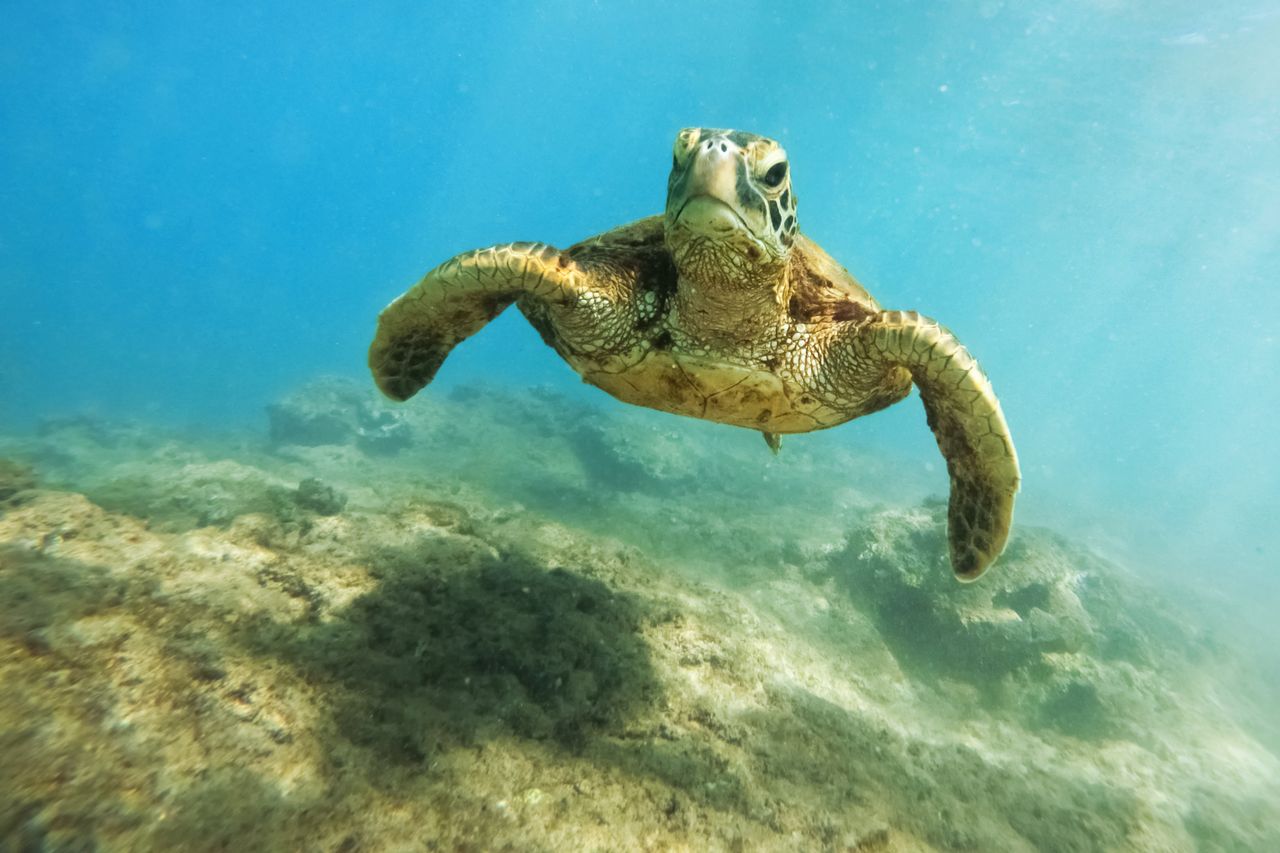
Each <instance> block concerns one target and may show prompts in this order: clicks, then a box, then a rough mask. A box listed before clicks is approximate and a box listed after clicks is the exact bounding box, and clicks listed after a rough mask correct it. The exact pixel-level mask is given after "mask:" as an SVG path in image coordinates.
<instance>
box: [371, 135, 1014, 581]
mask: <svg viewBox="0 0 1280 853" xmlns="http://www.w3.org/2000/svg"><path fill="white" fill-rule="evenodd" d="M512 302H514V303H516V305H517V306H518V307H519V309H520V311H521V313H523V314H524V316H525V317H526V318H527V319H528V320H529V322H530V323H531V324H533V326H534V328H535V329H537V330H538V332H539V333H540V334H541V335H542V338H543V340H545V341H546V342H547V343H548V344H549V345H550V346H552V347H553V348H555V350H556V352H558V353H559V354H560V356H561V357H562V358H563V359H564V360H565V361H567V362H569V364H570V365H572V366H573V369H574V370H576V371H577V372H578V373H579V374H580V375H581V376H582V378H583V379H584V380H585V381H586V382H589V383H590V384H592V385H595V386H596V387H597V388H601V389H603V390H605V391H607V392H608V393H609V394H611V395H613V396H614V397H616V398H618V399H619V400H622V401H623V402H627V403H634V404H636V405H639V406H648V407H650V408H654V409H660V410H662V411H666V412H672V413H675V414H680V415H688V416H690V417H695V418H705V419H707V420H711V421H717V422H719V423H723V424H732V425H734V426H739V427H745V428H747V429H753V430H759V431H760V432H762V433H764V437H765V440H766V441H767V442H768V444H769V446H770V447H771V448H772V449H773V450H774V452H777V449H778V446H779V441H780V438H779V436H780V435H781V434H783V433H801V432H810V431H812V430H817V429H825V428H827V427H833V426H836V425H837V424H842V423H844V422H845V421H848V420H851V419H853V418H856V417H858V416H860V415H866V414H869V413H871V412H875V411H878V410H880V409H883V408H884V407H885V406H888V405H890V404H892V403H896V402H898V401H899V400H901V399H902V398H904V397H905V396H906V395H907V392H908V391H909V390H910V388H911V383H912V382H914V383H915V384H916V387H918V388H919V389H920V398H921V400H922V401H923V402H924V408H925V413H926V414H927V416H928V421H929V426H930V428H931V429H932V430H933V432H934V435H935V436H936V437H937V440H938V448H939V449H940V450H941V451H942V455H943V456H944V457H946V460H947V470H948V471H949V472H950V475H951V500H950V506H949V511H948V534H949V540H950V552H951V566H952V568H953V569H954V570H955V573H956V576H957V577H959V578H960V579H962V580H973V579H975V578H977V577H978V576H979V575H981V574H982V572H983V571H984V570H985V569H986V568H987V566H988V565H990V564H991V562H992V560H994V559H995V558H996V557H997V556H998V555H999V554H1000V552H1001V551H1002V550H1003V548H1004V544H1005V540H1006V539H1007V538H1008V535H1009V525H1010V523H1011V521H1012V517H1013V500H1014V493H1015V492H1016V491H1017V490H1018V483H1019V472H1018V458H1017V454H1016V452H1015V451H1014V447H1013V441H1012V439H1011V437H1010V435H1009V428H1008V426H1007V425H1006V423H1005V419H1004V415H1003V414H1002V413H1001V411H1000V403H999V401H998V400H997V399H996V396H995V393H994V392H993V391H992V389H991V383H990V382H989V381H988V380H987V377H986V376H985V375H984V374H983V372H982V370H981V369H980V368H979V367H978V363H977V361H976V360H975V359H974V358H973V356H971V355H970V354H969V352H968V350H966V349H965V348H964V347H963V346H961V344H960V342H959V341H958V340H956V338H955V336H953V335H952V334H951V332H949V331H947V329H945V328H943V327H942V326H940V325H939V324H938V323H936V322H935V321H933V320H930V319H928V318H926V317H923V316H921V315H919V314H917V313H915V312H913V311H884V310H882V309H881V308H880V305H879V303H877V302H876V300H875V299H873V298H872V297H871V294H869V293H868V292H867V291H866V290H865V289H864V288H863V287H862V285H860V284H858V282H857V281H855V280H854V278H853V277H852V276H850V275H849V273H848V272H847V271H846V270H845V269H844V268H843V267H841V266H840V265H839V264H838V263H836V262H835V261H834V260H833V259H832V258H831V256H830V255H828V254H827V253H826V252H825V251H823V250H822V249H821V248H820V247H819V246H818V245H817V244H816V243H814V242H812V241H811V240H809V239H808V238H806V237H805V236H804V235H803V234H801V233H800V231H799V229H798V227H797V225H796V197H795V193H794V191H793V190H792V188H791V172H790V167H789V164H788V161H787V153H786V151H784V150H783V148H782V146H781V145H779V144H778V143H777V142H775V141H774V140H772V139H768V138H765V137H762V136H757V135H755V134H751V133H743V132H741V131H734V130H712V129H706V128H686V129H684V130H681V131H680V133H679V134H678V135H677V136H676V140H675V148H674V153H673V156H672V163H671V174H670V177H669V178H668V179H667V208H666V213H665V214H664V215H662V216H651V217H649V218H647V219H641V220H639V221H636V222H632V223H630V224H629V225H623V226H621V227H619V228H615V229H613V230H612V231H607V232H605V233H604V234H601V235H599V236H598V237H593V238H591V239H589V240H586V241H584V242H582V243H578V244H577V245H575V246H571V247H570V248H568V249H564V250H560V249H556V248H554V247H552V246H549V245H546V244H544V243H508V244H504V245H499V246H491V247H489V248H486V249H477V250H475V251H471V252H465V253H463V254H461V255H458V256H457V257H455V258H453V259H451V260H449V261H446V262H445V263H444V264H442V265H440V266H439V267H437V268H435V269H434V270H432V271H431V272H429V273H427V275H426V276H425V277H424V278H423V279H422V280H421V281H420V282H418V284H416V285H415V286H414V287H412V288H411V289H410V290H408V291H407V292H406V293H405V294H404V295H402V296H400V297H399V298H398V299H396V300H395V301H394V302H392V303H391V304H390V305H389V306H387V308H386V309H385V310H384V311H383V312H382V314H381V316H380V317H379V318H378V329H377V334H376V336H375V337H374V340H373V344H372V345H371V346H370V348H369V367H370V369H371V370H372V371H373V376H374V379H375V380H376V382H377V384H378V387H379V388H381V389H382V391H383V393H385V394H386V395H387V396H389V397H391V398H393V399H396V400H406V399H408V398H409V397H412V396H413V395H414V394H415V393H417V392H418V391H419V390H420V389H421V388H423V386H425V385H426V384H427V383H428V382H430V381H431V378H432V377H433V376H435V373H436V370H437V369H439V367H440V365H441V363H442V362H444V360H445V357H446V356H447V355H448V354H449V351H450V350H452V349H453V347H454V346H455V345H457V344H458V343H459V342H460V341H462V340H464V339H466V338H467V337H469V336H471V335H473V334H475V333H476V332H478V331H479V330H480V329H481V328H482V327H483V326H484V325H485V324H486V323H488V322H489V321H490V320H492V319H493V318H494V317H496V316H497V315H498V314H499V313H501V312H502V311H503V309H505V308H506V307H507V306H508V305H510V304H511V303H512Z"/></svg>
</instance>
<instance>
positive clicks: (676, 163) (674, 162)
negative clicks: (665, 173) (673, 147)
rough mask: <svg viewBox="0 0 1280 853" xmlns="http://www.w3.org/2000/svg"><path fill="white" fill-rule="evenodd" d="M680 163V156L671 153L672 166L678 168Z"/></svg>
mask: <svg viewBox="0 0 1280 853" xmlns="http://www.w3.org/2000/svg"><path fill="white" fill-rule="evenodd" d="M679 165H680V158H679V157H677V156H676V155H675V154H674V153H673V154H672V155H671V168H673V169H674V168H676V167H677V166H679Z"/></svg>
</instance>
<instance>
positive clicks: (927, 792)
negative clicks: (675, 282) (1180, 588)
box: [0, 381, 1280, 852]
mask: <svg viewBox="0 0 1280 853" xmlns="http://www.w3.org/2000/svg"><path fill="white" fill-rule="evenodd" d="M724 435H725V434H724V433H723V432H706V431H705V428H704V431H703V432H695V433H688V432H686V431H684V427H682V426H681V422H675V421H673V420H672V419H669V418H664V417H661V416H653V415H651V414H649V413H642V412H637V413H634V414H632V413H629V412H623V413H618V412H613V411H605V410H596V409H592V408H589V407H583V406H581V405H579V404H576V403H573V402H570V401H568V400H565V399H562V398H558V397H556V396H555V395H552V394H549V393H544V392H537V393H526V392H520V393H513V392H504V391H501V390H498V389H466V390H457V391H455V392H453V393H452V394H450V395H437V396H433V397H431V398H430V399H429V400H421V401H415V403H414V404H413V405H411V406H408V407H402V408H389V407H386V406H384V405H383V404H381V403H380V402H379V401H377V400H375V399H374V398H373V396H372V395H371V394H369V393H367V392H365V391H364V390H363V389H361V388H359V387H358V386H352V385H348V384H346V383H343V382H339V381H323V382H318V383H315V384H313V385H312V386H309V387H308V388H305V389H303V390H301V391H299V392H298V393H297V394H294V395H292V396H291V397H289V398H286V399H285V400H282V401H281V402H280V403H279V404H277V405H276V406H274V407H272V409H271V411H270V419H269V431H264V433H263V434H261V435H253V434H248V435H232V436H226V435H224V436H215V437H192V436H189V435H180V434H176V433H171V432H167V431H165V430H161V429H158V428H155V427H149V426H146V425H138V424H111V423H104V422H100V421H95V420H92V419H86V418H78V419H64V420H61V421H51V422H48V423H46V424H44V425H42V427H41V428H40V430H38V431H37V432H35V433H32V434H29V435H15V436H8V437H0V456H2V457H4V460H5V461H0V686H2V687H0V690H2V692H0V851H6V852H7V851H11V850H12V851H94V850H130V851H132V850H247V849H253V850H332V851H365V850H368V851H375V850H376V851H382V850H394V851H400V850H404V851H409V850H504V849H505V850H863V851H870V850H878V851H906V850H950V849H972V850H1013V851H1016V850H1144V851H1145V850H1274V849H1280V761H1278V760H1277V757H1276V751H1277V746H1278V745H1280V736H1278V734H1277V731H1276V726H1277V723H1276V720H1274V719H1272V718H1271V717H1270V716H1269V714H1268V710H1267V709H1268V707H1271V708H1274V705H1273V704H1270V703H1272V702H1274V700H1275V698H1276V697H1275V694H1274V693H1270V694H1269V693H1268V692H1267V691H1268V690H1273V689H1274V688H1272V687H1271V686H1270V685H1267V684H1265V683H1262V682H1263V679H1261V678H1260V676H1259V675H1258V673H1257V671H1256V670H1255V669H1254V668H1253V663H1252V662H1251V659H1250V658H1249V657H1248V655H1247V653H1246V652H1247V650H1242V649H1240V648H1237V647H1236V646H1234V645H1232V644H1231V643H1229V642H1226V641H1224V640H1222V639H1221V638H1220V637H1219V636H1218V634H1216V633H1215V632H1214V631H1213V630H1212V629H1211V628H1210V627H1208V626H1209V624H1210V621H1211V620H1209V619H1208V617H1207V616H1205V615H1204V614H1200V613H1197V612H1195V611H1189V610H1187V608H1186V605H1185V604H1180V603H1175V602H1173V601H1170V600H1168V596H1165V595H1163V594H1162V592H1161V590H1160V589H1158V588H1156V587H1153V586H1152V585H1150V584H1148V583H1144V582H1143V581H1141V580H1140V579H1139V576H1140V573H1136V572H1132V571H1130V570H1129V569H1127V568H1125V567H1120V566H1117V565H1114V564H1113V563H1110V562H1108V561H1106V560H1104V559H1102V558H1101V557H1099V556H1097V555H1095V554H1092V553H1090V552H1089V551H1087V550H1086V549H1084V548H1083V547H1081V546H1079V545H1077V544H1074V543H1072V542H1071V541H1068V540H1067V539H1065V538H1063V537H1061V536H1059V535H1056V534H1054V533H1052V532H1049V531H1045V530H1040V529H1032V528H1027V527H1019V528H1018V529H1017V531H1016V535H1015V537H1014V539H1013V541H1012V543H1011V545H1010V547H1009V549H1008V551H1007V552H1006V555H1005V556H1004V558H1003V559H1002V560H1001V561H1000V563H999V564H998V565H997V566H996V568H995V569H993V570H992V571H991V572H990V573H989V574H988V575H987V576H986V577H984V578H983V580H982V581H980V582H979V583H977V584H973V585H964V586H962V585H960V584H958V583H956V582H955V581H954V580H953V579H952V577H951V576H950V573H949V571H948V570H947V567H946V562H945V553H946V549H945V539H944V530H943V524H944V515H945V512H944V509H943V507H942V506H941V505H940V504H939V503H938V502H937V501H925V502H923V503H921V502H919V501H909V500H906V499H903V498H901V496H895V495H894V494H893V493H892V492H886V491H885V490H880V491H877V492H875V493H874V495H872V494H869V493H867V492H863V491H859V490H858V488H857V487H856V485H855V486H854V487H851V486H849V485H848V484H847V483H845V482H844V480H845V479H853V480H856V481H857V482H859V483H864V484H865V483H877V482H885V483H891V482H894V481H895V479H901V478H896V477H895V472H894V470H893V468H892V466H890V465H889V464H888V463H887V462H886V461H884V460H877V459H874V458H862V457H859V456H857V455H856V454H854V453H852V452H851V451H843V450H833V449H832V448H833V447H834V445H831V444H821V445H810V447H809V448H806V446H805V443H804V441H803V440H795V441H789V442H788V445H787V447H785V448H784V450H783V453H782V456H780V457H779V458H778V459H777V460H774V459H772V457H770V455H769V453H768V451H767V450H766V449H765V447H764V443H763V442H761V441H759V439H758V438H757V437H752V440H751V441H749V442H748V441H746V440H745V439H742V440H739V439H738V438H737V433H736V432H735V433H734V438H733V439H732V440H724ZM704 436H710V437H711V438H710V439H709V440H708V439H704V438H703V437H704ZM815 448H816V449H815ZM842 471H850V472H857V473H856V476H855V477H851V478H844V477H842V476H841V475H840V472H842Z"/></svg>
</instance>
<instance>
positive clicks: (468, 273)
mask: <svg viewBox="0 0 1280 853" xmlns="http://www.w3.org/2000/svg"><path fill="white" fill-rule="evenodd" d="M585 278H586V277H585V275H584V274H583V273H582V271H581V270H580V269H579V268H578V265H577V264H576V263H574V262H573V261H572V260H570V259H569V257H568V256H566V255H564V254H563V253H561V252H560V251H559V250H558V249H556V248H554V247H552V246H548V245H546V244H544V243H508V244H506V245H502V246H491V247H490V248H487V249H477V250H475V251H473V252H465V253H463V254H461V255H458V256H457V257H455V258H452V259H450V260H448V261H445V262H444V263H443V264H441V265H440V266H438V267H436V268H435V269H434V270H432V271H431V272H429V273H427V274H426V276H424V277H423V279H422V281H420V282H418V283H417V284H416V285H414V286H413V287H412V288H410V289H409V290H408V291H406V292H405V293H404V294H403V295H402V296H400V297H399V298H398V299H396V300H395V301H394V302H392V303H391V304H390V305H388V306H387V307H386V308H385V309H384V310H383V312H382V314H381V315H379V317H378V331H377V333H376V334H375V335H374V338H373V343H372V344H371V345H370V346H369V369H370V370H371V371H373V378H374V381H375V382H377V383H378V387H379V388H380V389H382V393H384V394H386V395H387V396H388V397H391V398H392V399H395V400H407V399H409V398H410V397H412V396H413V395H414V394H416V393H418V391H420V390H422V388H423V387H425V386H426V385H427V383H429V382H430V381H431V379H432V377H434V376H435V374H436V371H437V370H438V369H439V368H440V365H441V364H443V363H444V360H445V357H446V356H448V355H449V352H450V350H452V349H453V348H454V347H455V346H457V344H458V343H460V342H461V341H463V340H464V339H466V338H468V337H470V336H471V335H474V334H475V333H476V332H478V331H480V329H481V328H483V327H484V325H485V324H486V323H488V322H489V321H490V320H492V319H493V318H494V317H497V316H498V315H499V314H501V313H502V311H503V310H504V309H505V308H506V307H507V306H508V305H510V304H511V303H512V302H514V301H515V300H516V299H517V298H518V297H522V296H526V295H527V296H532V297H534V298H537V299H542V300H546V301H547V302H549V303H553V304H559V305H565V304H569V303H571V302H573V301H574V300H575V299H576V298H577V297H578V296H579V295H580V291H581V289H582V287H583V286H584V285H583V282H584V280H585Z"/></svg>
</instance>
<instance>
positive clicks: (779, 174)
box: [764, 160, 787, 189]
mask: <svg viewBox="0 0 1280 853" xmlns="http://www.w3.org/2000/svg"><path fill="white" fill-rule="evenodd" d="M786 177H787V161H786V160H783V161H782V162H781V163H774V164H773V166H772V167H771V168H770V169H769V171H767V172H765V173H764V185H765V186H766V187H769V188H770V189H776V188H778V187H780V186H782V182H783V181H784V180H785V179H786Z"/></svg>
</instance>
